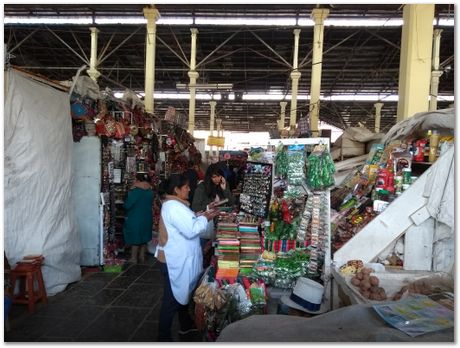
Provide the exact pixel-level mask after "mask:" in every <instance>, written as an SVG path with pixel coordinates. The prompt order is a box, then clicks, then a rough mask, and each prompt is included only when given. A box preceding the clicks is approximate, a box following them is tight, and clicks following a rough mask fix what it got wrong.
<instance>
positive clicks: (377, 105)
mask: <svg viewBox="0 0 460 348" xmlns="http://www.w3.org/2000/svg"><path fill="white" fill-rule="evenodd" d="M382 106H383V103H380V102H378V103H375V104H374V107H375V133H380V117H381V111H382Z"/></svg>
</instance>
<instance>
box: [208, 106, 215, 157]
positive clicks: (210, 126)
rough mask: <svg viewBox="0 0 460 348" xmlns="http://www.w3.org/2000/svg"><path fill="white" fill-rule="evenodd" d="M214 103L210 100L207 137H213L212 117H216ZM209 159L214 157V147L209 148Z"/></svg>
mask: <svg viewBox="0 0 460 348" xmlns="http://www.w3.org/2000/svg"><path fill="white" fill-rule="evenodd" d="M216 103H217V102H216V101H215V100H211V101H210V102H209V105H211V113H210V115H209V135H210V136H214V117H215V115H216ZM210 153H211V157H212V156H214V147H213V146H212V145H211V146H210Z"/></svg>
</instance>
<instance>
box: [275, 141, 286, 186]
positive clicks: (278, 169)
mask: <svg viewBox="0 0 460 348" xmlns="http://www.w3.org/2000/svg"><path fill="white" fill-rule="evenodd" d="M288 164H289V161H288V155H287V149H286V147H285V146H284V145H283V144H281V143H280V144H279V145H278V146H277V147H276V157H275V174H276V175H277V176H278V177H280V178H282V179H285V178H286V177H287V173H288Z"/></svg>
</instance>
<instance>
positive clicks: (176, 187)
mask: <svg viewBox="0 0 460 348" xmlns="http://www.w3.org/2000/svg"><path fill="white" fill-rule="evenodd" d="M164 189H165V192H166V195H165V200H164V201H163V204H162V207H161V218H160V225H159V244H158V247H157V251H158V253H157V259H158V261H159V262H160V270H161V272H162V274H163V275H164V277H165V285H164V292H163V301H162V304H161V309H160V322H159V330H158V331H159V337H158V339H159V341H172V336H171V324H172V321H173V318H174V315H175V313H176V311H177V312H178V313H179V324H180V331H179V334H186V333H188V332H190V331H191V330H194V324H193V321H192V319H191V318H190V315H189V313H188V303H189V301H190V297H191V294H192V292H193V290H194V289H195V287H196V285H197V282H198V280H199V278H200V276H201V273H202V271H203V266H202V265H203V255H202V251H201V246H200V238H199V237H200V233H203V232H204V231H206V227H207V225H208V221H209V220H211V219H213V218H214V217H215V216H216V215H217V214H218V213H219V211H218V210H212V211H206V212H199V213H194V212H193V211H192V210H191V209H190V208H189V204H190V203H189V202H188V201H187V198H188V195H189V191H190V187H189V185H188V179H187V177H186V176H185V175H182V174H172V175H170V177H169V178H168V179H167V180H166V182H165V187H164ZM195 330H196V329H195Z"/></svg>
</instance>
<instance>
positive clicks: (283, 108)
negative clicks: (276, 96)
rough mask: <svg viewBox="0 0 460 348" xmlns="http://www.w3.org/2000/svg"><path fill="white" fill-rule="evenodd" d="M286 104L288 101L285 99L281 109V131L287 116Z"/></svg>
mask: <svg viewBox="0 0 460 348" xmlns="http://www.w3.org/2000/svg"><path fill="white" fill-rule="evenodd" d="M286 105H287V102H285V101H282V102H280V106H281V111H280V119H279V122H278V130H279V131H282V130H283V128H284V119H285V118H286Z"/></svg>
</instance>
